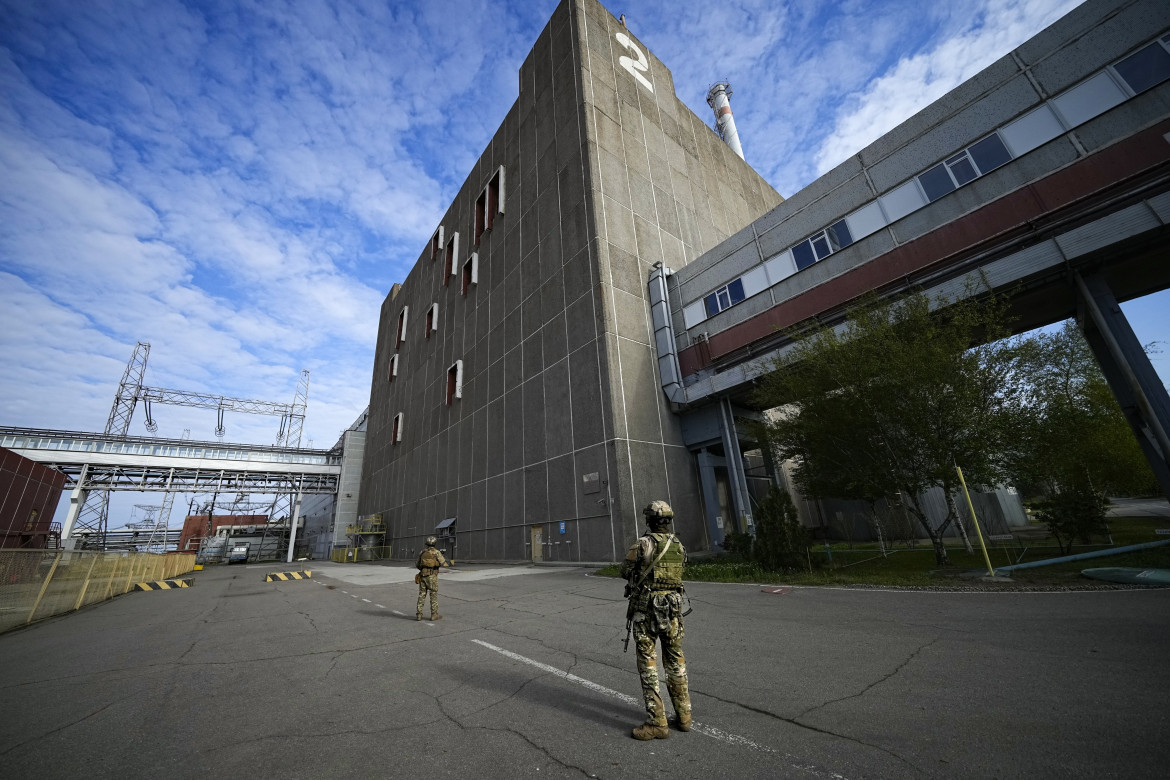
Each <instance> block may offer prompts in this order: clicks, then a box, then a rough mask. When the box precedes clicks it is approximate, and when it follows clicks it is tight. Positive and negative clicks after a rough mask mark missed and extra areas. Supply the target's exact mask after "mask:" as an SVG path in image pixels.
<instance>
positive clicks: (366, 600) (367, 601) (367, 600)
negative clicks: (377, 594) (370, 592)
mask: <svg viewBox="0 0 1170 780" xmlns="http://www.w3.org/2000/svg"><path fill="white" fill-rule="evenodd" d="M362 601H364V602H366V603H367V604H373V603H374V602H372V601H370V600H369V599H362Z"/></svg>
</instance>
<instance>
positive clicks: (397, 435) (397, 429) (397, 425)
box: [390, 412, 402, 444]
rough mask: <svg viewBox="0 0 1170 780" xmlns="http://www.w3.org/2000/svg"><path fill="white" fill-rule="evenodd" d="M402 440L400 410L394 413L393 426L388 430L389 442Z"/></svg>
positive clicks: (395, 442) (394, 442)
mask: <svg viewBox="0 0 1170 780" xmlns="http://www.w3.org/2000/svg"><path fill="white" fill-rule="evenodd" d="M400 441H402V412H399V413H398V414H396V415H394V427H393V429H392V430H391V431H390V443H391V444H397V443H398V442H400Z"/></svg>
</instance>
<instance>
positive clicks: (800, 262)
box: [792, 219, 853, 271]
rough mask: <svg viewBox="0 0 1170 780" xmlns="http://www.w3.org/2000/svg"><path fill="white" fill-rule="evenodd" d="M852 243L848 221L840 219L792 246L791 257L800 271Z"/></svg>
mask: <svg viewBox="0 0 1170 780" xmlns="http://www.w3.org/2000/svg"><path fill="white" fill-rule="evenodd" d="M852 243H853V234H852V233H850V232H849V225H848V223H846V222H845V220H843V219H842V220H839V221H837V222H834V223H833V224H832V225H830V226H829V227H827V228H825V229H824V230H822V231H821V232H819V233H814V234H813V235H811V236H809V237H808V238H806V239H805V240H804V241H801V242H800V243H799V244H797V245H796V246H794V247H792V259H793V260H795V261H796V269H797V270H798V271H800V270H803V269H805V268H808V267H809V266H810V265H812V264H813V263H815V262H817V261H818V260H824V259H825V258H826V257H828V256H829V255H831V254H833V253H834V252H836V251H837V250H839V249H844V248H845V247H847V246H849V245H850V244H852Z"/></svg>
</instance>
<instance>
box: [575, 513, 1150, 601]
mask: <svg viewBox="0 0 1170 780" xmlns="http://www.w3.org/2000/svg"><path fill="white" fill-rule="evenodd" d="M1109 526H1110V531H1111V533H1112V535H1113V545H1112V546H1114V547H1121V546H1125V545H1130V544H1141V543H1143V542H1152V541H1158V540H1164V539H1166V538H1167V537H1165V536H1158V535H1156V534H1155V533H1154V529H1156V528H1166V527H1170V521H1168V520H1166V519H1164V518H1134V517H1124V518H1112V519H1111V520H1110V522H1109ZM1093 541H1094V542H1098V541H1099V542H1100V543H1099V544H1093V545H1077V546H1076V547H1074V548H1073V550H1072V552H1073V553H1081V552H1090V551H1092V550H1097V549H1105V548H1107V547H1109V546H1110V545H1108V544H1107V540H1105V539H1100V540H1097V539H1094V540H1093ZM972 542H973V544H974V546H975V552H974V553H972V554H969V553H967V551H966V550H965V549H964V548H963V547H962V546H957V547H956V546H950V547H948V549H947V554H948V557H949V558H950V566H948V567H945V568H940V567H939V566H938V565H937V564H936V563H935V557H934V550H933V548H931V546H930V544H929V543H923V542H919V543H918V545H916V546H914V547H907V546H905V545H904V544H903V545H901V546H897V547H895V548H893V551H892V552H889V554H888V555H887V556H886V557H884V558H883V557H882V556H881V554H880V552H879V550H878V545H877V543H876V542H873V543H868V542H867V543H864V544H853V545H852V546H850V545H849V544H848V543H846V542H834V543H833V544H832V545H831V546H830V548H831V556H832V562H831V563H830V562H829V561H828V558H829V553H826V551H825V547H824V545H823V544H821V545H818V546H814V547H811V548H810V549H809V559H810V561H811V565H812V571H808V570H804V571H800V572H791V573H782V572H767V571H764V570H763V569H761V568H760V566H759V565H758V564H756V563H753V562H751V561H745V560H743V559H742V558H739V557H738V556H731V555H720V556H716V557H714V558H706V559H699V560H693V561H692V562H691V563H689V564H688V565H687V568H686V579H687V580H688V581H690V582H743V583H761V584H786V585H879V586H881V585H886V586H902V587H906V586H930V585H946V584H959V583H964V584H970V583H972V582H978V579H972V578H971V577H969V576H967V577H964V575H966V574H968V573H969V572H972V571H976V570H983V571H986V569H987V565H986V563H985V562H984V559H983V554H982V552H981V551H980V549H979V546H978V544H977V543H976V542H975V541H974V540H972ZM997 545H998V546H994V547H990V548H989V549H988V556H989V557H990V558H991V563H992V566H993V567H997V566H1007V565H1009V564H1012V563H1015V562H1017V560H1019V559H1020V558H1021V556H1022V562H1030V561H1037V560H1044V559H1047V558H1056V557H1059V556H1060V555H1061V552H1060V549H1059V547H1058V546H1057V545H1056V542H1055V541H1054V540H1053V539H1051V538H1036V539H1033V540H1029V541H1027V542H1014V543H997ZM850 547H852V549H850ZM889 549H890V548H887V551H889ZM1104 566H1134V567H1141V568H1166V569H1170V545H1168V546H1166V547H1159V548H1155V549H1152V550H1142V551H1138V552H1135V553H1128V554H1124V555H1113V556H1106V557H1101V558H1092V559H1089V560H1084V561H1072V562H1069V563H1062V564H1052V565H1051V566H1044V567H1039V568H1036V569H1023V570H1019V571H1015V572H1011V578H1012V580H1013V581H1014V582H1015V583H1017V584H1022V585H1067V584H1072V583H1078V584H1083V583H1088V582H1091V581H1090V580H1088V579H1087V578H1085V577H1082V576H1081V574H1080V572H1081V570H1082V569H1088V568H1096V567H1104ZM597 573H598V574H600V575H603V576H610V577H616V576H618V567H617V566H616V565H613V566H606V567H605V568H603V569H600V570H599V571H598V572H597Z"/></svg>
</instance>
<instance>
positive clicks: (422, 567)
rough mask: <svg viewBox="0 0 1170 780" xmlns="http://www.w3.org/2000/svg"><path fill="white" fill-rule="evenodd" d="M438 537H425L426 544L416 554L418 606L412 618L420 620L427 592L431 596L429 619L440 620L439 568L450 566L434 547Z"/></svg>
mask: <svg viewBox="0 0 1170 780" xmlns="http://www.w3.org/2000/svg"><path fill="white" fill-rule="evenodd" d="M438 541H439V540H438V539H436V538H435V537H433V536H428V537H427V546H426V547H424V548H423V551H422V552H420V553H419V554H418V561H417V562H416V563H415V567H416V568H417V569H418V607H417V608H416V609H415V611H414V619H415V620H422V615H423V605H424V604H426V601H427V594H428V593H429V594H430V596H431V620H441V619H442V618H443V616H442V615H440V614H439V569H440V567H443V566H447V567H450V566H451V564H450V563H448V562H447V559H446V558H444V557H443V553H441V552H439V551H438V550H436V549H435V545H436V544H438Z"/></svg>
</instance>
